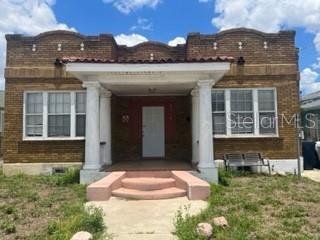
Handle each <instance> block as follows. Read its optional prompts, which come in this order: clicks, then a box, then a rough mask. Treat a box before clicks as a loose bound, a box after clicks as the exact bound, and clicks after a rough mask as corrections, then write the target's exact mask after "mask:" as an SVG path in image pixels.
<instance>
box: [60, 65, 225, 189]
mask: <svg viewBox="0 0 320 240" xmlns="http://www.w3.org/2000/svg"><path fill="white" fill-rule="evenodd" d="M65 63H66V71H67V72H69V73H71V74H73V75H74V76H76V77H77V78H78V79H80V80H81V81H82V82H83V86H84V87H85V88H86V91H87V99H86V103H87V113H86V144H85V164H84V166H83V169H82V171H81V181H82V182H83V183H90V182H93V181H95V180H98V179H101V178H102V177H103V176H106V175H108V172H112V171H118V170H122V171H123V170H125V171H128V170H129V171H130V170H135V171H136V170H140V171H145V170H197V171H198V172H200V176H201V177H202V178H203V179H205V180H207V181H211V182H217V181H218V176H217V169H216V166H215V164H214V156H213V146H214V145H213V138H212V106H211V89H212V86H213V85H214V84H215V83H216V82H217V81H218V80H219V79H221V78H222V77H223V76H224V74H225V73H226V72H227V71H228V70H229V69H230V63H229V62H223V61H219V62H216V61H214V62H202V63H198V62H197V63H189V62H188V63H171V64H168V63H159V64H118V63H88V62H86V63H83V62H82V61H80V62H79V61H77V60H75V61H71V60H69V61H65ZM192 166H196V169H195V168H192Z"/></svg>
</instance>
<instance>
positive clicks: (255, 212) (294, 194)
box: [0, 171, 320, 240]
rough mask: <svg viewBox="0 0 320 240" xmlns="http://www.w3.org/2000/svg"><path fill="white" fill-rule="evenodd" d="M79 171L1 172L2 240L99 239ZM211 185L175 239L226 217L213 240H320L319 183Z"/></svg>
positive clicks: (275, 180)
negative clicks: (205, 203) (204, 202)
mask: <svg viewBox="0 0 320 240" xmlns="http://www.w3.org/2000/svg"><path fill="white" fill-rule="evenodd" d="M77 174H78V172H76V171H71V172H69V173H68V174H66V175H63V176H51V177H44V176H42V177H30V176H24V175H19V176H14V177H5V176H3V175H2V174H1V173H0V239H1V240H2V239H3V240H11V239H27V240H29V239H30V240H43V239H49V240H66V239H70V237H71V236H72V234H73V233H75V232H77V231H80V230H87V231H89V232H91V233H93V234H94V237H95V239H108V236H106V235H105V236H103V232H105V226H104V225H103V219H102V213H101V212H100V211H99V210H98V209H92V210H91V211H90V212H91V214H89V213H87V212H86V211H85V209H84V207H83V203H84V202H85V187H84V186H81V185H79V184H77V179H78V175H77ZM220 178H221V179H220V180H222V181H221V182H222V183H223V185H219V186H215V185H212V196H211V198H210V199H209V204H210V205H209V208H208V209H207V210H206V211H205V212H203V213H202V214H201V215H198V216H194V217H190V216H187V217H182V216H181V215H180V214H179V213H178V214H177V218H176V219H175V224H176V235H177V236H178V237H179V239H183V240H184V239H190V240H194V239H200V238H199V237H198V236H197V234H196V231H195V228H196V227H195V226H196V225H197V223H199V222H203V221H207V222H210V220H211V219H212V218H213V217H217V216H225V217H226V219H227V220H228V222H229V227H227V228H225V229H219V228H214V239H223V240H226V239H246V240H247V239H267V240H272V239H275V240H278V239H320V183H315V182H313V181H311V180H308V179H302V181H298V180H297V179H296V178H295V177H293V176H287V177H281V176H273V177H268V176H263V175H242V176H233V177H229V176H228V174H226V173H224V172H223V174H222V175H220Z"/></svg>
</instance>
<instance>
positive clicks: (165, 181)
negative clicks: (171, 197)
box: [121, 177, 176, 191]
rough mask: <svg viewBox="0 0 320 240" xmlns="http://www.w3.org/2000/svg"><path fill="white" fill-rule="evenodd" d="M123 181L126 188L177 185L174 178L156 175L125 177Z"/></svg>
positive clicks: (138, 188) (146, 188)
mask: <svg viewBox="0 0 320 240" xmlns="http://www.w3.org/2000/svg"><path fill="white" fill-rule="evenodd" d="M121 183H122V187H124V188H129V189H135V190H141V191H152V190H160V189H165V188H171V187H175V186H176V180H175V179H173V178H156V177H137V178H124V179H122V180H121Z"/></svg>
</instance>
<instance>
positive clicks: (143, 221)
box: [87, 197, 207, 240]
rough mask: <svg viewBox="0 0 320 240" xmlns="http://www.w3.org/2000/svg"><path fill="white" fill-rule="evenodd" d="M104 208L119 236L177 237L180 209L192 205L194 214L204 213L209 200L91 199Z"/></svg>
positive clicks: (126, 239)
mask: <svg viewBox="0 0 320 240" xmlns="http://www.w3.org/2000/svg"><path fill="white" fill-rule="evenodd" d="M87 204H89V205H94V206H96V207H101V208H102V209H103V211H104V214H105V217H104V220H105V224H106V226H107V229H108V233H110V234H113V237H114V239H115V240H141V239H143V240H172V239H176V238H175V237H174V235H173V234H172V232H174V226H173V221H174V217H175V214H176V213H177V211H178V210H179V209H182V210H184V209H185V206H187V207H189V210H188V211H189V213H190V214H197V213H200V212H201V210H203V209H205V208H206V207H207V202H206V201H201V200H196V201H195V200H194V201H189V200H188V198H187V197H182V198H173V199H165V200H138V201H136V200H126V199H120V198H115V197H112V198H110V200H109V201H106V202H89V203H87Z"/></svg>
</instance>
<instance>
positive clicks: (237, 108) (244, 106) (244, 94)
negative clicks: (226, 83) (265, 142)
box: [230, 90, 254, 134]
mask: <svg viewBox="0 0 320 240" xmlns="http://www.w3.org/2000/svg"><path fill="white" fill-rule="evenodd" d="M230 104H231V108H230V109H231V112H230V113H231V114H230V117H231V134H253V133H254V111H253V94H252V91H251V90H231V91H230Z"/></svg>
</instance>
